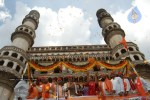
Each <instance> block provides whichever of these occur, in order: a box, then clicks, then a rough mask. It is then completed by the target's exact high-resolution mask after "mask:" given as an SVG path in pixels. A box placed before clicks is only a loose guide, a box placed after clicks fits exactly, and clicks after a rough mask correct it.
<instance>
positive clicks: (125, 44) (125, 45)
mask: <svg viewBox="0 0 150 100" xmlns="http://www.w3.org/2000/svg"><path fill="white" fill-rule="evenodd" d="M120 44H123V45H124V48H125V49H126V50H128V48H127V42H126V40H125V38H124V37H122V41H121V42H120Z"/></svg>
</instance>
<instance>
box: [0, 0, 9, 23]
mask: <svg viewBox="0 0 150 100" xmlns="http://www.w3.org/2000/svg"><path fill="white" fill-rule="evenodd" d="M0 9H1V11H0V22H5V20H6V19H7V18H11V15H10V14H9V12H8V11H7V9H6V8H5V3H4V0H0Z"/></svg>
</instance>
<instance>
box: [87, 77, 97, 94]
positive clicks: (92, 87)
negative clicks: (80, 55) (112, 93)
mask: <svg viewBox="0 0 150 100" xmlns="http://www.w3.org/2000/svg"><path fill="white" fill-rule="evenodd" d="M88 89H89V91H88V95H96V82H95V81H94V77H92V76H88Z"/></svg>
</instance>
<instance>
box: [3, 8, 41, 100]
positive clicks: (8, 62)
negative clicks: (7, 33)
mask: <svg viewBox="0 0 150 100" xmlns="http://www.w3.org/2000/svg"><path fill="white" fill-rule="evenodd" d="M39 17H40V14H39V12H37V11H36V10H32V11H30V13H29V14H28V15H26V16H25V18H24V19H23V21H22V25H20V26H18V27H17V28H16V30H15V32H14V33H12V36H11V41H12V46H5V47H3V48H2V49H1V50H0V100H11V99H12V97H13V89H14V86H15V85H16V83H17V82H18V81H16V80H10V79H17V78H21V75H22V73H23V70H24V68H25V67H26V66H27V61H28V58H29V57H28V55H27V54H26V51H27V50H28V49H29V48H31V47H32V45H33V44H34V39H35V37H36V35H35V30H36V29H37V27H38V23H39Z"/></svg>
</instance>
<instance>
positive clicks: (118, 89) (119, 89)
mask: <svg viewBox="0 0 150 100" xmlns="http://www.w3.org/2000/svg"><path fill="white" fill-rule="evenodd" d="M112 75H113V77H114V78H113V80H112V83H113V90H114V91H115V94H116V95H120V96H122V95H123V94H124V84H123V80H122V79H121V77H119V76H118V75H117V74H115V73H113V74H112Z"/></svg>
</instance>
